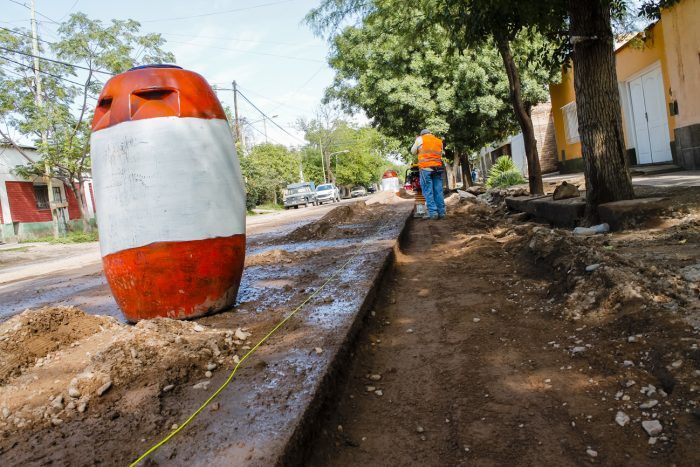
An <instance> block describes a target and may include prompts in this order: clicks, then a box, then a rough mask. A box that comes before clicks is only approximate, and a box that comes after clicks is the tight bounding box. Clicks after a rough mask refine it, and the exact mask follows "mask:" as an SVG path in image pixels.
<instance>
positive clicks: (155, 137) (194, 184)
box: [91, 117, 246, 256]
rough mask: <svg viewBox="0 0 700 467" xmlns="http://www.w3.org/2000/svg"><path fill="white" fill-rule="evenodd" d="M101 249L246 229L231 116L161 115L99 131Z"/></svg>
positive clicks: (96, 173) (95, 141) (95, 148)
mask: <svg viewBox="0 0 700 467" xmlns="http://www.w3.org/2000/svg"><path fill="white" fill-rule="evenodd" d="M91 146H92V147H91V151H92V152H93V153H94V154H100V157H95V158H93V161H92V170H93V177H94V179H95V180H100V181H101V183H99V184H98V183H96V184H95V187H94V188H95V200H96V203H97V212H98V216H99V224H100V249H101V252H102V256H107V255H109V254H112V253H115V252H118V251H121V250H125V249H129V248H135V247H139V246H144V245H148V244H150V243H154V242H164V241H183V240H203V239H208V238H214V237H228V236H231V235H236V234H245V196H246V194H245V187H244V184H243V180H242V177H241V173H240V168H239V165H238V161H237V160H236V158H235V146H234V144H233V139H232V137H231V133H230V130H229V127H228V124H227V122H226V121H225V120H221V119H201V118H178V117H161V118H149V119H144V120H134V121H127V122H123V123H120V124H118V125H115V126H112V127H109V128H105V129H102V130H99V131H96V132H94V133H93V134H92V140H91Z"/></svg>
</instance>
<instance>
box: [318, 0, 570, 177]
mask: <svg viewBox="0 0 700 467" xmlns="http://www.w3.org/2000/svg"><path fill="white" fill-rule="evenodd" d="M429 4H431V2H418V3H417V4H415V6H412V7H410V6H407V5H405V4H404V5H403V6H402V7H401V8H397V4H396V2H395V1H394V0H375V1H374V2H362V3H356V2H353V1H352V0H345V1H341V2H334V1H331V0H329V1H327V2H323V3H322V4H321V7H319V8H318V9H316V10H313V11H312V12H310V14H309V15H308V17H307V20H308V21H309V22H310V23H311V24H312V25H313V26H315V28H316V29H317V31H321V32H323V31H326V32H327V31H329V30H330V31H336V29H335V28H336V27H337V26H338V25H339V24H340V23H341V22H342V18H347V14H348V12H355V13H357V14H358V16H359V17H360V18H361V21H358V22H357V23H356V24H355V25H354V26H348V27H345V28H344V29H343V30H342V31H341V32H339V33H338V34H336V35H335V36H334V37H333V41H332V42H333V51H332V53H331V57H330V60H329V62H330V64H331V66H332V67H333V68H334V69H335V70H336V76H335V81H334V83H333V86H332V87H331V88H330V89H329V90H328V92H327V99H329V100H331V99H337V100H339V101H340V102H341V103H342V104H343V105H344V106H345V108H346V109H348V110H357V109H362V110H364V111H365V112H366V113H367V115H368V116H369V117H371V118H372V119H373V122H374V124H375V125H377V126H378V128H380V129H381V130H382V131H383V132H385V133H387V134H390V135H392V136H394V137H397V138H399V139H402V140H403V141H404V142H405V144H408V145H410V143H411V142H412V138H413V137H414V136H415V135H416V133H417V132H418V131H419V130H420V129H421V128H424V127H428V128H430V129H431V130H432V131H433V132H435V133H436V134H439V135H441V136H443V137H444V138H445V140H446V142H447V144H448V146H450V147H451V148H452V149H454V150H455V152H456V154H457V155H458V156H461V159H462V166H463V169H466V170H465V172H466V173H467V174H468V173H469V164H468V159H467V157H466V154H467V153H468V152H471V151H475V150H478V149H479V148H481V147H482V146H484V145H485V144H488V143H490V142H493V141H494V140H498V139H500V138H502V137H504V136H505V135H507V134H508V133H512V132H513V131H514V129H515V128H516V125H515V122H516V120H515V118H514V113H513V110H512V107H511V101H510V89H509V82H508V77H507V75H506V73H505V71H504V68H503V63H502V60H501V57H500V56H499V52H498V49H497V47H496V46H495V44H494V42H493V41H492V40H491V39H490V36H488V35H484V36H482V37H481V38H480V40H479V41H474V43H473V44H471V43H470V44H466V45H465V44H464V43H457V42H455V37H456V34H454V33H451V31H450V30H449V29H446V28H445V27H444V26H443V25H442V24H441V23H440V22H439V21H437V20H436V19H435V18H434V17H433V18H432V19H430V15H432V13H426V11H428V10H429V8H428V7H429V6H430V5H429ZM432 4H435V2H432ZM510 40H511V41H512V47H513V49H514V51H515V61H516V63H517V64H518V66H519V67H520V69H521V82H522V86H521V95H522V100H523V102H524V105H525V106H526V108H527V110H528V111H529V109H530V108H531V107H532V106H534V105H536V104H538V103H540V102H543V101H546V100H547V99H548V90H547V86H546V85H547V84H548V83H549V82H550V81H551V80H552V78H553V77H554V75H555V72H556V71H558V67H556V66H554V62H553V61H552V57H553V55H554V51H553V49H552V47H551V44H550V43H549V42H548V41H547V40H546V39H545V38H544V37H543V36H542V35H541V34H539V33H537V32H536V31H534V30H525V29H523V30H521V31H519V32H518V33H517V34H514V35H513V37H512V39H510ZM545 59H546V60H547V61H546V63H544V62H543V61H544V60H545Z"/></svg>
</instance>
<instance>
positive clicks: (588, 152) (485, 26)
mask: <svg viewBox="0 0 700 467" xmlns="http://www.w3.org/2000/svg"><path fill="white" fill-rule="evenodd" d="M394 1H398V0H372V1H367V0H325V1H323V2H322V3H321V6H320V7H319V8H317V9H315V10H313V11H312V12H311V13H310V15H309V19H310V20H311V21H315V22H316V23H318V24H319V26H320V27H322V28H325V29H326V30H328V29H329V28H330V29H331V30H332V29H333V28H336V27H338V26H339V25H341V24H343V21H344V20H346V19H347V18H349V17H353V15H355V17H360V18H364V17H366V16H367V15H368V14H370V13H371V12H373V11H375V10H376V9H377V8H379V7H382V6H386V5H393V7H395V8H394V9H395V11H397V12H398V13H397V15H399V16H401V15H404V14H405V11H406V8H402V9H400V8H398V7H399V5H398V4H394V3H392V2H394ZM675 1H677V0H657V1H648V2H645V5H644V7H645V9H644V12H645V13H647V15H648V16H653V15H655V14H656V15H658V11H659V8H660V7H664V6H668V5H670V4H673V3H675ZM399 3H400V2H399ZM414 5H415V6H416V7H418V8H420V10H421V11H422V14H423V16H424V17H425V18H426V21H427V22H428V23H429V24H430V23H431V22H439V23H440V24H443V25H445V27H446V28H447V29H448V30H450V31H452V33H453V37H456V38H457V40H458V41H460V42H461V43H459V44H458V46H459V47H460V48H468V47H469V46H472V45H473V44H474V43H478V42H480V41H483V40H484V39H485V38H486V37H493V39H494V41H495V42H496V44H497V45H498V46H499V51H500V53H501V56H502V57H503V58H504V63H506V62H508V61H509V57H508V55H509V51H508V49H507V48H506V47H505V45H506V44H505V43H504V42H503V38H504V37H505V39H507V40H508V41H509V42H508V44H509V45H512V40H513V38H514V37H516V36H517V35H518V34H520V33H522V31H523V30H526V31H533V32H536V33H538V34H542V35H544V36H545V37H547V38H548V39H549V40H550V41H551V42H552V43H554V44H555V46H556V47H555V50H556V51H557V52H558V53H555V54H549V53H545V55H543V56H542V57H543V58H544V59H545V60H546V61H548V62H549V63H556V60H557V59H558V58H559V59H562V58H563V57H564V54H567V53H568V54H571V56H572V57H573V66H574V79H575V90H576V101H577V110H578V120H579V134H580V136H581V145H582V154H583V160H584V167H585V175H586V186H587V200H586V201H587V219H588V220H589V221H594V220H595V218H596V212H597V206H598V204H600V203H605V202H609V201H617V200H623V199H630V198H632V197H633V195H634V192H633V190H632V183H631V179H630V176H629V171H628V167H627V161H626V157H625V151H624V144H623V141H622V125H621V109H620V102H619V95H618V91H617V85H616V81H617V80H616V73H615V66H614V64H615V60H614V49H613V33H612V27H611V19H612V18H613V17H614V16H616V15H621V14H622V13H623V12H624V11H625V8H626V7H627V6H628V5H627V2H626V1H625V0H524V1H518V2H513V1H510V0H420V1H418V2H415V3H414ZM431 19H432V21H431ZM419 32H422V30H418V31H417V32H416V34H418V33H419ZM460 37H461V40H460V39H459V38H460ZM511 55H513V58H515V56H516V54H514V53H511ZM550 59H554V60H550ZM506 68H507V69H508V68H511V67H510V66H509V65H508V64H507V63H506ZM513 71H514V70H513V69H509V70H508V72H509V75H510V80H511V83H512V85H514V88H512V89H511V91H512V93H515V92H516V89H515V88H517V80H514V78H515V76H514V75H513ZM513 97H517V96H515V95H514V96H513ZM522 110H523V109H522V107H521V108H520V110H518V109H516V113H517V114H518V118H519V119H520V118H522V117H523V116H524V115H523V112H522ZM525 110H527V108H525ZM525 113H526V112H525ZM523 133H524V134H526V131H523ZM531 143H532V141H531V140H530V141H529V143H528V144H527V145H526V146H528V145H530V144H531ZM533 162H534V161H533Z"/></svg>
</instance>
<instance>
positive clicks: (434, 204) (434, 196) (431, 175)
mask: <svg viewBox="0 0 700 467" xmlns="http://www.w3.org/2000/svg"><path fill="white" fill-rule="evenodd" d="M420 189H421V191H422V192H423V196H424V197H425V205H426V206H427V207H428V215H429V216H430V217H438V216H440V217H444V216H445V197H444V196H443V194H442V173H440V172H436V171H434V170H425V169H420Z"/></svg>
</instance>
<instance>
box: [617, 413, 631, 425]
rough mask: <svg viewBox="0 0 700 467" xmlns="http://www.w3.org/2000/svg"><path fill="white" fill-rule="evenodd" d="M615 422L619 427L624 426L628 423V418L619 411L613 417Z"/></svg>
mask: <svg viewBox="0 0 700 467" xmlns="http://www.w3.org/2000/svg"><path fill="white" fill-rule="evenodd" d="M615 422H616V423H617V424H618V425H620V426H625V425H627V424H628V423H629V422H630V417H629V415H627V414H626V413H624V412H622V411H619V412H617V414H616V415H615Z"/></svg>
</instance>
